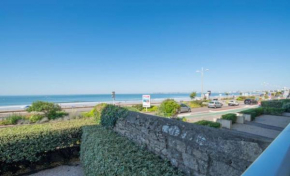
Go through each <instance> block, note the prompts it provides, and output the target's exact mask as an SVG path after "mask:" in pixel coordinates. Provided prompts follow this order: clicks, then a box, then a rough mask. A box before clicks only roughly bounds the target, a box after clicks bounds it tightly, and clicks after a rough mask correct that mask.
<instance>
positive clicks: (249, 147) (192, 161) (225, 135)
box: [114, 112, 270, 176]
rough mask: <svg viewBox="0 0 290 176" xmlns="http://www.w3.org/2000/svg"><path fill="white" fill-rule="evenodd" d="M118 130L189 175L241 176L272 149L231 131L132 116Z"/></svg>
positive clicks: (131, 114)
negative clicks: (267, 149) (259, 157)
mask: <svg viewBox="0 0 290 176" xmlns="http://www.w3.org/2000/svg"><path fill="white" fill-rule="evenodd" d="M114 130H115V131H116V132H117V133H119V134H121V135H123V136H126V137H127V138H129V139H130V140H132V141H134V142H135V143H137V144H138V145H140V146H142V147H146V148H147V149H148V150H150V151H152V152H154V153H155V154H157V155H159V156H160V157H162V158H164V159H168V160H170V162H171V163H172V165H174V166H176V167H178V168H179V169H181V170H183V171H184V172H185V173H186V174H187V175H214V176H218V175H226V176H231V175H241V174H242V173H243V171H245V170H246V168H247V167H248V166H249V165H250V164H251V163H252V162H253V161H254V160H255V159H256V158H257V157H258V156H259V155H260V154H261V153H262V151H263V150H264V149H265V148H266V147H267V146H268V145H269V143H270V141H268V140H266V139H263V140H262V139H259V140H258V139H255V138H253V137H249V136H245V135H242V134H237V133H235V132H233V131H230V130H224V129H215V128H210V127H204V126H199V125H195V124H190V123H186V122H181V121H177V120H173V119H167V118H161V117H157V116H151V115H146V114H140V113H136V112H130V113H129V116H128V117H127V118H125V119H119V120H118V121H117V123H116V126H115V128H114Z"/></svg>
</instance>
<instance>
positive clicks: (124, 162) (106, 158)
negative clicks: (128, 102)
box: [81, 125, 183, 176]
mask: <svg viewBox="0 0 290 176" xmlns="http://www.w3.org/2000/svg"><path fill="white" fill-rule="evenodd" d="M81 162H82V164H83V167H84V172H85V175H86V176H96V175H123V176H127V175H130V176H139V175H140V176H145V175H147V176H159V175H164V176H175V175H183V174H182V173H181V172H180V171H178V170H177V169H175V168H173V167H172V166H171V165H170V163H169V162H168V161H164V160H162V159H160V158H159V157H158V156H156V155H154V154H152V153H150V152H148V151H147V150H142V149H141V148H140V147H138V146H137V145H135V144H134V143H133V142H131V141H129V140H128V139H126V138H125V137H122V136H119V135H118V134H116V133H115V132H113V131H112V130H110V129H107V128H104V127H101V126H97V125H95V126H88V127H84V128H83V135H82V144H81Z"/></svg>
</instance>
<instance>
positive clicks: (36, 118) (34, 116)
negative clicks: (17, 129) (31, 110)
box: [29, 114, 44, 123]
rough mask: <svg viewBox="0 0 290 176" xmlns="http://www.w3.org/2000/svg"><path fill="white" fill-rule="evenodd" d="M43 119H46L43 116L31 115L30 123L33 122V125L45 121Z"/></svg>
mask: <svg viewBox="0 0 290 176" xmlns="http://www.w3.org/2000/svg"><path fill="white" fill-rule="evenodd" d="M43 117H44V116H43V115H41V114H33V115H31V116H30V117H29V121H30V122H32V123H35V122H37V121H39V120H41V119H43Z"/></svg>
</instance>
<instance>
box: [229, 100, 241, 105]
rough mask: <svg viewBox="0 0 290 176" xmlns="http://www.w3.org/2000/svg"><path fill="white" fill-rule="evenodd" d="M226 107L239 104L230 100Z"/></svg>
mask: <svg viewBox="0 0 290 176" xmlns="http://www.w3.org/2000/svg"><path fill="white" fill-rule="evenodd" d="M228 105H229V106H239V105H240V104H239V103H238V102H237V101H235V100H231V101H229V103H228Z"/></svg>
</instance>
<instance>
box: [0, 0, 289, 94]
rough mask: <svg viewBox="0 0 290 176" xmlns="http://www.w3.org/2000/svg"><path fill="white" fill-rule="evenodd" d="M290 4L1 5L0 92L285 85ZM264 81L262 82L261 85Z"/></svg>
mask: <svg viewBox="0 0 290 176" xmlns="http://www.w3.org/2000/svg"><path fill="white" fill-rule="evenodd" d="M289 9H290V1H289V0H288V1H265V0H264V1H256V0H250V1H248V0H245V1H240V0H239V1H238V0H232V1H228V0H226V1H223V0H221V1H205V0H198V1H195V0H190V1H176V0H174V1H172V0H152V1H151V0H148V1H136V0H132V1H131V0H118V1H111V0H106V1H98V0H70V1H64V0H50V1H38V0H25V1H23V0H18V1H16V0H3V1H0V95H36V94H38V95H39V94H106V93H111V91H113V90H114V91H116V93H148V92H152V93H153V92H191V91H198V92H199V91H201V75H200V74H199V73H196V70H200V69H201V68H202V67H204V68H207V69H209V71H207V72H205V73H204V90H205V91H207V90H211V91H212V92H225V91H237V90H241V91H248V90H261V89H274V88H280V87H284V86H287V87H290V79H289V75H290V10H289ZM263 82H267V83H268V85H267V86H263V85H262V83H263Z"/></svg>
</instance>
